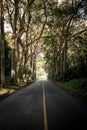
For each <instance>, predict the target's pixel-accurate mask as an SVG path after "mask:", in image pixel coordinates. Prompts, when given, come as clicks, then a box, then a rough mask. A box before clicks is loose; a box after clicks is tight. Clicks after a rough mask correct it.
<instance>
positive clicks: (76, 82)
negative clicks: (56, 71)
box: [56, 78, 87, 101]
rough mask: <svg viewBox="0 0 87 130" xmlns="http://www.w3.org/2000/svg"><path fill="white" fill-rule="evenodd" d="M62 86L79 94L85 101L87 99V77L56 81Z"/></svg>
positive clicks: (72, 92)
mask: <svg viewBox="0 0 87 130" xmlns="http://www.w3.org/2000/svg"><path fill="white" fill-rule="evenodd" d="M56 83H57V84H58V85H59V86H60V87H61V88H64V89H65V90H67V91H68V92H70V93H71V94H73V95H75V96H77V97H78V98H79V99H82V100H83V101H87V78H84V79H83V78H82V79H73V80H70V81H68V82H56Z"/></svg>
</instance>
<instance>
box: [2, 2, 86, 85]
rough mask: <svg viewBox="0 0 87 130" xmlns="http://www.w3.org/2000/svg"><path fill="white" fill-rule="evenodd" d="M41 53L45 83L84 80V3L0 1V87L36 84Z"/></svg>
mask: <svg viewBox="0 0 87 130" xmlns="http://www.w3.org/2000/svg"><path fill="white" fill-rule="evenodd" d="M41 52H42V53H44V59H45V61H46V63H45V65H44V69H45V71H46V72H47V74H48V79H50V80H55V81H63V82H65V81H70V80H72V79H82V78H84V79H87V0H61V1H59V0H0V87H1V88H3V87H6V86H7V85H8V84H14V85H15V84H17V83H20V82H25V83H26V82H29V81H30V80H35V79H36V59H37V54H39V53H41ZM85 82H86V80H85ZM85 84H87V82H86V83H85Z"/></svg>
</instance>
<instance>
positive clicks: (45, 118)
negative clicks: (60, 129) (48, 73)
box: [43, 82, 48, 130]
mask: <svg viewBox="0 0 87 130" xmlns="http://www.w3.org/2000/svg"><path fill="white" fill-rule="evenodd" d="M43 113H44V130H48V122H47V111H46V95H45V88H44V82H43Z"/></svg>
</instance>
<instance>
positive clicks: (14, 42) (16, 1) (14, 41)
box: [11, 0, 19, 84]
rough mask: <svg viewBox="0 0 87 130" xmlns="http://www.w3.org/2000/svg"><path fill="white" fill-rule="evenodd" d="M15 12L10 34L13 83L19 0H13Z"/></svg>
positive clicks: (14, 81) (14, 79)
mask: <svg viewBox="0 0 87 130" xmlns="http://www.w3.org/2000/svg"><path fill="white" fill-rule="evenodd" d="M14 3H15V4H14V6H15V12H14V18H13V36H12V40H13V42H12V63H11V79H12V82H13V84H15V83H16V44H17V36H16V31H17V19H18V4H19V0H14Z"/></svg>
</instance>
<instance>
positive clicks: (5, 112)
mask: <svg viewBox="0 0 87 130" xmlns="http://www.w3.org/2000/svg"><path fill="white" fill-rule="evenodd" d="M44 97H45V98H44ZM74 129H76V130H79V129H81V130H87V106H85V105H84V104H83V103H81V102H79V101H78V100H76V99H75V98H74V97H73V96H72V95H70V94H68V93H66V92H65V91H64V90H62V89H60V88H59V87H57V86H56V85H54V84H53V83H51V82H49V81H46V80H39V81H37V82H35V83H33V84H31V85H29V86H27V87H26V88H24V89H22V90H20V91H18V92H17V93H15V94H13V95H11V96H9V97H8V98H6V99H5V100H3V101H2V102H1V103H0V130H74Z"/></svg>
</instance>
